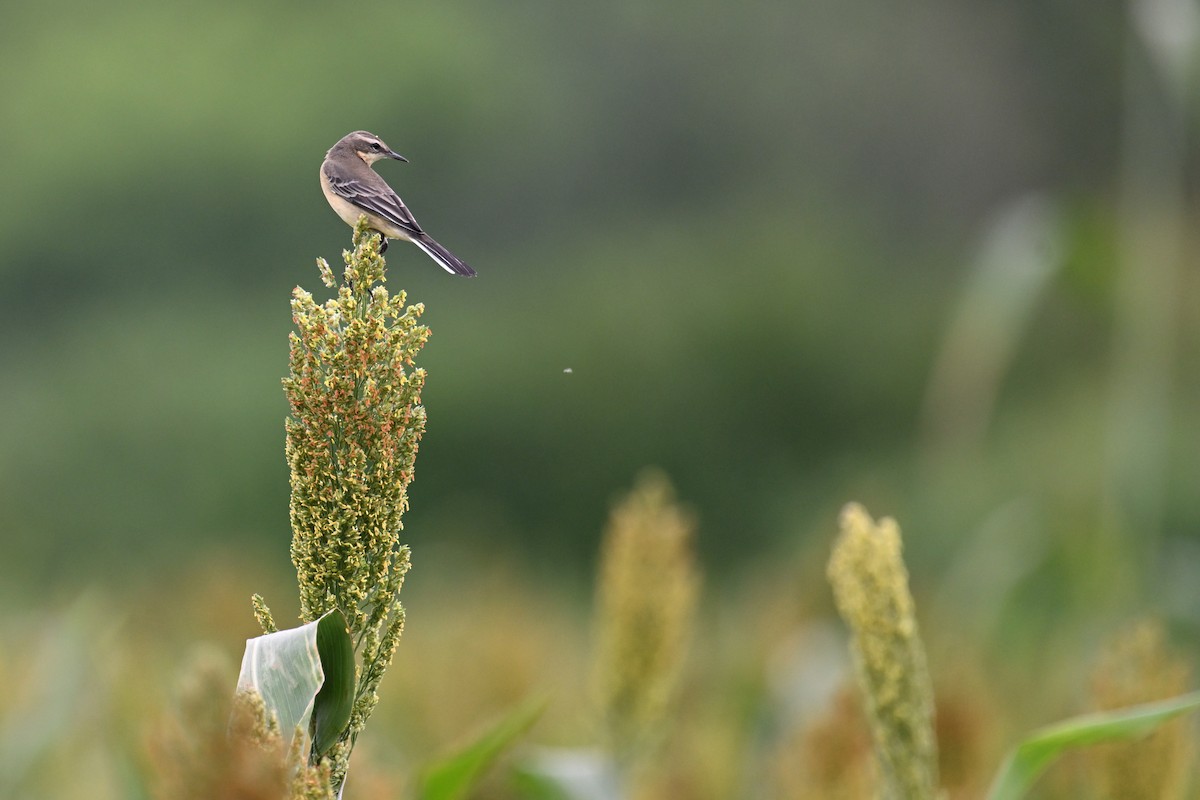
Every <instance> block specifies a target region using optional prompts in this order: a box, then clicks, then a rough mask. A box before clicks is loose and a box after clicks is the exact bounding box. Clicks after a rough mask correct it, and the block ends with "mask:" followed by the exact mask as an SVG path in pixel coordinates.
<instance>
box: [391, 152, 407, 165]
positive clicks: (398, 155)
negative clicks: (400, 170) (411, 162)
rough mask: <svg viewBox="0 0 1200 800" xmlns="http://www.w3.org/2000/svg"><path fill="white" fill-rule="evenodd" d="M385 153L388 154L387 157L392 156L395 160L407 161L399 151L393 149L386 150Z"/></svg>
mask: <svg viewBox="0 0 1200 800" xmlns="http://www.w3.org/2000/svg"><path fill="white" fill-rule="evenodd" d="M387 154H388V158H394V159H396V160H397V161H403V162H404V163H406V164H407V163H408V159H407V158H405V157H404V156H402V155H400V154H399V153H397V152H396V151H395V150H388V151H387Z"/></svg>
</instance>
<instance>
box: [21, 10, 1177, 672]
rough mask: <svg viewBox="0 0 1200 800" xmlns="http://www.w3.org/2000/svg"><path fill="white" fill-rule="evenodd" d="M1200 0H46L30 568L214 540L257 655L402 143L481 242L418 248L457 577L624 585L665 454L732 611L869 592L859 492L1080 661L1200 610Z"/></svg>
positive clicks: (28, 66) (33, 297) (37, 583)
mask: <svg viewBox="0 0 1200 800" xmlns="http://www.w3.org/2000/svg"><path fill="white" fill-rule="evenodd" d="M1198 16H1200V12H1198V11H1197V7H1196V4H1195V3H1194V2H1190V0H1159V1H1158V2H1151V1H1150V0H1144V1H1143V2H1132V3H1117V2H1095V0H1090V1H1089V2H1083V1H1082V0H1058V1H1057V2H1052V3H1001V2H988V1H986V0H973V2H967V3H962V2H952V0H919V1H918V2H914V3H907V4H898V5H888V4H882V3H876V2H863V0H836V1H835V0H804V1H803V2H767V1H765V0H750V2H745V3H736V4H735V3H727V2H715V0H694V2H687V3H684V2H669V1H668V0H658V1H657V2H644V0H643V1H640V2H630V1H629V0H618V2H609V3H592V4H580V3H572V4H562V3H552V2H545V1H544V0H515V2H510V3H503V4H501V3H489V2H479V1H477V0H474V1H473V0H440V2H436V3H433V2H412V3H403V4H398V3H375V2H365V3H359V4H356V5H354V6H353V7H349V6H345V7H339V6H334V5H331V4H323V3H306V2H299V3H295V2H293V3H281V2H276V3H253V4H251V3H234V2H213V1H210V2H204V3H200V4H193V5H191V6H182V5H177V4H165V5H164V4H151V3H145V2H132V1H131V0H115V2H109V3H104V4H101V5H95V4H88V3H82V2H78V0H48V2H45V3H40V4H32V3H9V4H6V5H4V7H3V8H2V9H0V98H2V101H3V109H4V124H3V125H0V166H2V170H0V174H2V175H3V177H4V186H5V191H4V192H2V193H0V280H2V281H3V286H4V289H3V291H2V292H0V419H3V421H4V422H3V424H2V425H0V554H2V555H0V586H3V587H4V589H3V594H4V596H5V598H6V599H7V600H10V601H11V602H14V603H16V604H18V605H25V606H28V605H32V604H35V603H36V600H35V599H31V598H32V597H35V596H31V595H30V594H28V592H30V591H31V590H35V589H36V590H38V591H39V592H42V593H44V594H43V595H41V596H42V597H73V596H74V595H75V594H77V593H78V592H79V591H80V590H81V588H82V587H100V588H101V590H103V591H108V592H112V593H113V594H114V595H115V596H117V597H119V598H124V597H125V595H124V594H122V592H124V591H127V590H128V588H127V587H128V586H130V585H142V584H147V585H151V586H153V585H155V582H156V581H163V582H165V581H169V580H171V578H169V577H164V576H173V575H178V574H180V573H186V572H187V571H188V570H190V569H193V568H196V569H199V567H197V565H209V566H208V567H206V569H209V571H210V573H212V574H224V575H226V577H225V578H224V579H223V581H226V582H227V583H222V589H221V590H222V591H226V590H227V591H228V593H229V595H230V597H232V598H233V599H232V600H230V601H229V606H228V608H230V609H231V613H234V614H238V615H240V616H237V617H236V622H235V623H234V622H229V621H228V620H225V621H223V622H221V621H217V622H214V623H213V627H214V628H216V629H218V630H227V626H229V625H233V624H236V625H237V626H241V627H239V628H237V630H235V631H232V632H230V633H229V634H228V635H229V636H230V638H231V639H232V640H233V641H234V642H236V640H237V638H238V637H244V636H246V635H251V634H252V633H253V630H254V629H253V622H252V620H251V619H250V615H249V608H248V604H247V605H246V606H245V613H244V614H242V612H241V611H239V610H237V609H238V608H240V606H239V605H238V604H240V603H242V602H243V601H242V598H243V597H246V596H248V595H249V593H250V592H251V591H255V590H262V589H263V588H264V585H268V584H269V586H274V587H279V588H277V589H276V592H277V594H282V595H283V599H281V600H278V601H276V602H279V603H286V602H289V600H288V599H287V598H288V595H287V593H288V592H289V591H290V590H289V589H288V588H287V586H288V584H287V581H288V579H289V575H290V574H291V573H290V564H289V562H288V556H287V547H288V539H289V535H290V534H289V528H288V516H287V499H288V487H287V471H286V465H285V463H284V458H283V418H284V415H285V414H286V405H285V403H284V399H283V394H282V391H281V388H280V384H279V380H280V378H281V377H282V376H283V374H284V372H285V370H286V368H287V363H286V355H287V335H288V332H289V330H290V318H289V308H288V299H289V293H290V291H291V289H292V288H293V287H294V286H295V285H297V284H299V285H301V286H304V287H305V288H307V289H310V290H313V291H314V292H315V293H316V294H317V295H318V296H319V297H320V296H323V294H322V292H323V291H324V290H323V288H322V287H321V286H320V281H319V278H318V275H317V270H316V268H315V266H314V264H313V260H314V258H315V257H317V256H324V257H326V258H328V259H329V260H330V262H331V263H335V264H336V263H338V261H339V254H340V252H341V250H342V248H344V247H346V246H348V244H349V230H348V229H347V228H346V226H345V225H344V224H343V223H342V222H341V221H339V220H338V219H337V218H336V216H335V215H334V214H333V213H332V212H331V211H330V209H329V208H328V206H327V205H326V203H325V201H324V199H323V197H322V196H321V193H320V191H319V189H318V185H317V167H318V165H319V164H320V161H321V158H322V156H323V154H324V152H325V150H326V149H328V148H329V147H330V146H331V145H332V144H333V143H334V142H335V141H336V140H337V139H338V138H339V137H341V136H342V135H344V134H345V133H347V132H349V131H351V130H355V129H359V128H365V129H368V130H370V131H373V132H375V133H377V134H379V135H381V136H382V137H384V138H385V139H386V140H387V141H388V142H389V144H391V145H392V146H393V147H394V148H395V149H396V150H398V151H399V152H401V153H403V154H404V155H406V156H407V157H408V158H409V159H410V161H411V163H409V164H394V163H385V164H381V165H380V169H379V172H380V173H381V174H382V175H383V176H384V177H385V178H386V179H387V180H388V181H389V182H390V183H391V184H392V185H393V186H395V187H397V189H398V191H399V192H400V194H401V195H402V196H403V197H404V198H405V200H406V201H407V202H408V204H409V206H410V207H411V208H412V210H413V211H414V213H415V215H416V217H417V219H418V220H420V222H421V224H422V225H423V226H424V227H425V228H426V229H427V230H428V231H429V232H430V233H432V234H433V235H434V236H435V237H436V238H438V239H439V240H440V241H441V242H442V243H443V244H445V245H447V246H448V247H449V248H450V249H452V250H453V251H455V252H456V253H457V254H459V255H460V256H462V257H463V258H464V259H465V260H466V261H467V262H469V263H470V264H472V265H473V266H474V267H475V268H477V269H478V271H479V273H480V276H479V278H477V279H475V280H472V281H464V280H456V279H453V278H451V277H450V276H448V275H446V274H444V273H442V272H441V271H440V270H439V269H437V267H436V266H435V265H434V264H433V263H432V262H431V261H429V260H428V259H426V258H425V257H424V256H423V255H422V254H420V253H419V252H418V251H417V250H416V249H415V248H412V247H408V246H405V245H403V244H397V245H395V246H394V247H393V248H392V249H391V250H390V251H389V253H388V261H389V268H390V284H391V286H392V287H393V288H403V289H405V290H407V291H408V292H409V297H410V300H412V301H420V302H423V303H425V305H426V308H427V313H426V317H425V320H426V322H427V323H428V324H429V325H430V327H431V328H432V330H433V338H432V340H431V342H430V344H429V345H428V347H427V348H426V350H425V352H424V354H423V365H424V366H425V367H426V368H427V369H428V371H429V381H428V388H427V390H426V392H425V395H424V399H425V403H426V405H427V408H428V410H429V430H428V434H427V436H426V438H425V440H424V443H423V447H422V451H421V454H420V457H419V459H418V462H417V470H416V473H417V477H416V481H415V482H414V484H413V485H412V487H411V490H410V497H411V503H412V509H411V511H410V512H409V514H408V515H407V517H406V539H407V541H409V542H410V543H411V545H412V546H413V550H414V564H415V568H414V572H413V577H412V583H413V587H412V589H413V591H414V592H416V593H417V594H415V595H414V601H413V602H416V600H417V599H418V598H420V597H421V595H420V592H421V591H433V590H434V588H436V585H437V584H439V583H440V582H451V581H452V580H454V579H453V578H452V577H451V575H452V574H454V573H455V572H456V571H457V572H459V573H461V572H462V571H464V570H466V567H465V566H464V565H465V564H468V563H470V564H479V563H487V561H488V560H489V559H491V558H500V559H502V560H503V561H504V562H505V563H508V564H514V565H519V567H514V569H519V571H520V574H522V575H531V576H536V580H539V581H545V582H547V585H554V582H555V581H561V583H562V586H563V588H562V591H563V592H565V593H567V594H571V593H574V594H576V595H585V594H586V593H587V591H588V589H587V585H588V584H587V582H588V581H589V580H590V578H589V575H590V568H591V559H592V557H593V554H594V552H595V549H596V545H597V541H598V538H599V534H600V531H601V528H602V526H603V522H604V519H605V515H606V513H607V510H608V508H609V505H610V503H611V501H612V499H613V497H614V496H615V495H616V494H617V493H618V492H620V491H621V490H623V489H624V488H626V487H628V485H629V484H630V483H631V481H632V479H633V477H634V475H635V474H636V473H637V472H638V471H639V470H640V469H641V468H642V467H644V466H646V465H657V466H659V467H661V468H662V469H664V470H665V471H666V473H667V474H669V475H670V476H671V478H672V480H673V481H674V482H675V484H676V487H677V490H678V494H679V496H680V497H681V498H682V499H683V500H684V501H685V502H686V503H688V504H689V505H690V506H691V507H692V508H693V509H694V510H695V512H696V513H697V515H698V517H699V520H700V528H699V532H698V541H697V547H698V551H699V553H700V555H701V558H702V560H703V561H704V563H705V565H706V567H707V571H708V574H709V579H708V592H709V594H708V601H709V602H721V600H720V598H722V597H723V596H725V595H723V594H722V592H726V593H729V594H735V593H738V592H742V591H744V590H745V587H747V586H751V587H752V586H754V585H756V584H758V583H759V582H760V576H761V574H762V570H763V569H764V566H763V565H764V564H767V563H770V562H776V565H778V563H780V559H782V563H786V564H791V565H793V566H797V565H799V567H800V568H802V569H803V570H805V571H806V572H805V574H807V575H809V576H810V577H812V578H813V579H814V581H816V583H814V584H813V585H812V586H811V588H809V589H808V590H806V591H807V592H808V593H810V594H811V595H813V596H822V597H823V594H822V593H823V592H825V590H824V589H823V587H822V586H821V585H820V584H819V580H820V570H821V565H822V564H823V562H824V559H825V558H826V555H827V552H828V543H829V540H830V538H831V537H832V534H833V530H834V520H835V518H836V513H837V509H838V508H839V507H840V506H841V505H842V504H843V503H844V502H846V501H847V500H850V499H855V500H858V501H861V502H862V503H864V504H865V505H866V506H867V507H868V508H869V509H870V510H871V511H872V512H873V513H876V514H888V515H893V516H896V517H897V518H898V519H899V520H900V521H901V524H902V525H903V527H904V530H905V533H906V539H905V542H906V548H907V551H906V552H907V558H908V561H909V564H910V569H911V570H912V572H913V574H914V587H915V588H916V590H917V592H918V594H919V595H920V594H921V593H922V591H924V593H925V594H926V595H927V596H931V597H932V596H935V595H936V596H937V597H939V598H941V600H939V601H938V602H940V603H942V605H941V607H945V608H947V609H949V608H954V609H957V610H958V611H959V612H960V615H959V616H958V617H957V622H956V623H955V624H957V625H961V626H963V627H965V628H976V627H985V626H989V625H993V624H995V625H996V626H997V629H998V630H1001V631H1004V632H1008V633H1012V632H1013V631H1015V632H1016V633H1015V634H1014V636H1016V638H1017V639H1021V637H1025V638H1024V639H1023V641H1025V642H1026V644H1027V647H1028V651H1027V652H1033V651H1036V650H1037V649H1038V648H1041V647H1045V646H1046V642H1047V639H1048V638H1049V639H1051V640H1052V641H1054V642H1059V643H1061V642H1062V641H1064V638H1069V636H1067V635H1066V634H1065V631H1066V630H1068V629H1070V630H1082V631H1083V632H1084V633H1083V634H1081V637H1080V638H1083V639H1086V638H1087V636H1088V635H1090V634H1089V633H1088V632H1089V631H1092V630H1094V628H1096V627H1099V626H1101V625H1102V624H1103V623H1104V621H1105V620H1107V619H1110V618H1115V617H1119V616H1121V615H1122V614H1127V613H1133V612H1136V611H1142V610H1152V611H1155V612H1158V613H1161V614H1163V615H1165V616H1167V617H1168V618H1169V619H1170V620H1171V622H1172V623H1173V625H1174V626H1175V630H1177V631H1181V632H1183V634H1184V635H1187V636H1194V634H1195V633H1196V632H1197V630H1200V615H1198V609H1200V603H1198V602H1197V592H1196V586H1197V585H1200V540H1198V539H1197V537H1196V532H1197V530H1198V528H1200V494H1198V493H1197V491H1196V486H1197V483H1198V481H1200V447H1198V446H1197V445H1198V444H1200V404H1198V402H1197V401H1198V400H1200V370H1198V369H1197V363H1198V362H1197V355H1198V354H1200V347H1198V344H1197V343H1198V342H1200V338H1198V336H1197V333H1198V326H1200V315H1198V313H1197V309H1198V308H1200V303H1198V302H1197V301H1198V300H1200V284H1198V281H1197V271H1196V267H1197V264H1198V263H1200V259H1198V258H1197V254H1198V253H1200V238H1198V235H1197V224H1196V223H1197V221H1198V219H1200V217H1198V213H1197V212H1198V199H1197V186H1198V184H1200V180H1198V179H1200V158H1198V157H1197V148H1196V130H1197V113H1198V109H1200V103H1197V102H1196V101H1197V95H1198V88H1197V87H1198V83H1197V69H1198V67H1197V65H1198V63H1200V62H1198V59H1197V44H1196V41H1197V29H1198V28H1200V22H1198V21H1197V17H1198ZM423 559H424V563H423ZM214 565H215V566H214ZM205 574H209V573H205ZM797 574H798V573H797ZM230 575H234V576H236V579H235V578H233V577H228V576H230ZM211 586H213V584H212V583H211V582H208V583H206V582H205V581H203V580H201V581H198V582H197V588H196V591H198V592H201V593H203V591H204V589H203V587H211ZM421 586H424V587H426V588H425V589H422V588H421ZM572 587H574V588H572ZM268 588H269V587H268ZM212 591H214V592H215V591H217V590H216V589H215V588H213V589H212ZM825 593H826V594H827V592H825ZM268 600H271V597H268ZM942 601H944V602H942ZM112 602H114V603H116V604H118V605H123V604H124V603H125V600H124V599H119V600H115V601H112ZM198 602H199V601H198ZM820 602H825V603H827V600H822V601H820ZM930 602H931V605H932V601H930ZM131 613H134V614H135V615H136V613H138V612H131ZM413 613H414V614H416V613H417V612H413ZM278 616H280V617H284V616H286V615H284V614H279V615H278ZM1068 621H1069V622H1068ZM989 630H990V628H989ZM1003 635H1007V633H1005V634H1003ZM185 638H186V637H185ZM1016 658H1017V657H1016V656H1014V659H1016ZM1038 663H1040V662H1033V663H1030V665H1029V670H1030V671H1036V670H1037V669H1038V667H1037V664H1038Z"/></svg>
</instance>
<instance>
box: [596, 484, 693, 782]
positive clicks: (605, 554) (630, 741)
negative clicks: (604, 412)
mask: <svg viewBox="0 0 1200 800" xmlns="http://www.w3.org/2000/svg"><path fill="white" fill-rule="evenodd" d="M694 529H695V523H694V521H693V520H692V517H691V515H690V514H688V513H687V512H685V511H683V510H682V509H681V508H679V506H677V505H676V504H675V501H674V497H673V493H672V490H671V485H670V483H668V481H667V479H666V478H665V477H664V476H662V475H661V474H659V473H656V472H649V473H647V474H645V475H643V476H642V478H641V480H639V482H638V484H637V486H636V487H635V488H634V490H633V491H632V492H631V493H630V494H629V496H628V497H627V498H625V499H624V500H623V501H622V502H621V503H620V504H619V505H618V506H617V507H616V508H615V509H614V510H613V513H612V518H611V521H610V522H609V526H608V530H607V531H606V533H605V536H604V542H603V545H602V549H601V554H600V568H599V576H598V577H599V580H598V583H597V588H596V635H597V643H596V660H595V664H594V671H593V676H592V679H593V691H594V694H595V697H596V701H597V704H598V706H599V709H600V714H601V717H602V722H603V728H604V736H605V740H606V743H607V747H608V749H609V752H610V753H612V755H613V756H614V758H615V760H616V762H617V763H618V764H619V765H621V766H622V767H624V768H628V767H630V766H632V764H633V761H635V760H636V757H637V756H638V755H640V754H646V753H648V752H649V750H650V749H651V747H652V745H653V744H654V743H655V742H656V740H657V739H658V736H659V734H660V732H661V728H662V726H663V723H664V722H665V719H666V716H667V712H668V709H669V706H670V703H671V700H672V697H673V695H674V693H675V689H676V686H677V684H678V679H679V674H680V669H681V667H682V665H683V660H684V656H685V655H686V651H687V644H688V640H689V637H690V634H691V628H692V621H693V618H694V617H695V612H696V603H697V597H698V594H699V587H700V578H699V572H698V570H697V568H696V564H695V558H694V556H693V553H692V535H693V531H694Z"/></svg>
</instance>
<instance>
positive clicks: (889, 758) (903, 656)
mask: <svg viewBox="0 0 1200 800" xmlns="http://www.w3.org/2000/svg"><path fill="white" fill-rule="evenodd" d="M840 524H841V533H840V534H839V536H838V539H837V542H836V543H835V544H834V547H833V555H832V556H831V557H830V559H829V581H830V583H831V584H832V585H833V594H834V599H835V600H836V602H837V607H838V611H839V612H840V613H841V615H842V618H843V619H844V620H845V621H846V624H847V625H848V626H849V627H850V630H851V633H852V641H851V649H852V651H853V654H854V663H855V667H856V670H857V673H858V682H859V686H860V688H861V690H862V693H863V699H864V702H865V706H866V710H867V715H868V717H869V721H870V725H871V735H872V738H873V739H874V742H875V751H876V755H877V757H878V760H879V765H880V771H881V773H882V776H883V780H884V784H885V786H886V787H887V792H888V796H889V797H890V798H892V800H932V798H934V797H936V796H937V785H938V779H937V741H936V739H935V736H934V730H933V713H934V712H933V687H932V684H931V682H930V679H929V670H928V667H927V665H926V661H925V650H924V647H923V646H922V644H921V638H920V636H919V634H918V632H917V620H916V616H915V614H914V606H913V599H912V595H911V594H910V593H909V590H908V571H907V570H906V569H905V567H904V561H903V559H902V557H901V541H900V528H899V526H897V525H896V522H895V520H892V519H887V518H884V519H881V520H880V521H879V522H878V523H876V522H875V521H874V520H872V519H871V517H870V515H868V514H867V512H866V510H865V509H864V508H863V507H862V506H860V505H857V504H855V503H851V504H850V505H847V506H846V507H845V508H844V509H843V510H842V514H841V519H840Z"/></svg>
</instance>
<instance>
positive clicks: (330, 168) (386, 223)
mask: <svg viewBox="0 0 1200 800" xmlns="http://www.w3.org/2000/svg"><path fill="white" fill-rule="evenodd" d="M385 158H390V159H395V160H396V161H404V162H407V161H408V159H407V158H405V157H404V156H402V155H400V154H399V153H397V152H396V151H395V150H393V149H392V148H390V147H388V146H387V144H386V143H385V142H384V141H383V139H380V138H379V137H378V136H376V135H375V134H373V133H368V132H367V131H354V132H353V133H348V134H346V135H345V136H343V137H342V138H341V139H338V141H337V144H335V145H334V146H333V147H331V148H329V152H327V153H326V154H325V160H324V161H323V162H321V191H322V192H323V193H324V194H325V199H326V200H328V201H329V205H330V206H331V207H332V208H333V210H334V211H335V212H336V213H337V215H338V216H339V217H341V218H342V220H343V221H344V222H345V223H346V224H347V225H349V226H350V227H352V228H353V227H354V226H355V225H357V224H358V218H359V216H361V215H363V214H365V215H366V217H367V222H368V224H369V225H370V226H371V229H372V230H375V231H378V232H379V234H380V235H381V236H382V237H383V246H382V247H381V248H380V252H381V253H382V252H383V251H385V250H386V249H387V244H388V239H389V238H390V239H402V240H404V241H406V242H412V243H413V244H415V245H416V246H417V247H419V248H421V250H422V251H424V253H425V254H426V255H427V256H429V257H430V258H432V259H433V260H434V261H436V262H437V264H438V266H440V267H441V268H442V269H444V270H446V272H449V273H450V274H451V275H461V276H463V277H467V278H473V277H475V275H476V272H475V270H473V269H471V267H469V266H468V265H467V263H466V262H464V261H463V260H462V259H461V258H459V257H458V256H456V255H454V254H453V253H451V252H450V251H449V250H447V249H446V248H444V247H442V246H441V245H440V244H438V243H437V242H436V241H435V240H434V239H433V237H432V236H430V235H429V234H427V233H426V232H425V231H424V230H422V229H421V226H420V225H418V224H417V220H416V219H415V218H414V217H413V215H412V212H411V211H409V210H408V207H407V206H405V205H404V201H403V200H401V199H400V196H399V195H397V194H396V192H395V191H393V190H392V187H390V186H388V185H387V181H385V180H384V179H383V178H381V177H379V175H378V174H377V173H376V172H375V170H374V169H372V168H371V165H372V164H374V163H375V162H376V161H380V160H381V159H385Z"/></svg>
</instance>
